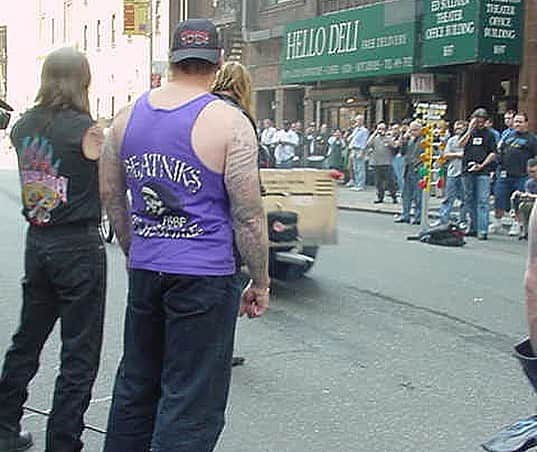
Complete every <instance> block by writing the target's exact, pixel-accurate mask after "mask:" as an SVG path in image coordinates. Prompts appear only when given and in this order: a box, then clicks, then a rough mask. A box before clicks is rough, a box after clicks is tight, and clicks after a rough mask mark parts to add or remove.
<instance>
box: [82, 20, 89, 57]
mask: <svg viewBox="0 0 537 452" xmlns="http://www.w3.org/2000/svg"><path fill="white" fill-rule="evenodd" d="M82 41H83V42H82V48H83V49H84V52H87V51H88V26H87V25H84V35H83V36H82Z"/></svg>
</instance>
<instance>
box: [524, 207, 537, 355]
mask: <svg viewBox="0 0 537 452" xmlns="http://www.w3.org/2000/svg"><path fill="white" fill-rule="evenodd" d="M528 233H529V247H528V262H527V266H526V275H525V278H524V285H525V289H526V319H527V322H528V328H529V335H530V340H531V345H532V347H533V350H534V352H537V210H536V209H535V205H534V207H533V209H532V212H531V217H530V222H529V231H528Z"/></svg>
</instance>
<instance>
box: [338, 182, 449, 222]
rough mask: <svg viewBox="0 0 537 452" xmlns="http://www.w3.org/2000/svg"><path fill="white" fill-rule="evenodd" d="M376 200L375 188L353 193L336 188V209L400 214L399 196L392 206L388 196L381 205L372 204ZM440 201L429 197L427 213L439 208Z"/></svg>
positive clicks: (340, 187) (352, 191)
mask: <svg viewBox="0 0 537 452" xmlns="http://www.w3.org/2000/svg"><path fill="white" fill-rule="evenodd" d="M375 199H377V192H376V189H375V187H372V186H368V187H367V189H366V191H354V190H351V189H350V188H346V187H343V186H338V190H337V207H338V209H341V210H355V211H358V212H373V213H383V214H386V215H395V214H399V213H401V196H398V203H397V204H393V203H392V199H391V198H390V196H388V195H386V196H385V198H384V202H383V203H382V204H374V203H373V201H374V200H375ZM441 201H442V200H441V199H439V198H436V197H431V199H430V201H429V212H435V211H436V210H437V209H438V207H439V206H440V203H441Z"/></svg>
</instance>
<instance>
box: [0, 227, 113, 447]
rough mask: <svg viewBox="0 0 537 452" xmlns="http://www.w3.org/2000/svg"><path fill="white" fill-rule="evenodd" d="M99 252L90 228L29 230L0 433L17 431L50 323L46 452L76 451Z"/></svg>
mask: <svg viewBox="0 0 537 452" xmlns="http://www.w3.org/2000/svg"><path fill="white" fill-rule="evenodd" d="M105 285H106V255H105V250H104V246H103V244H102V241H101V239H100V237H99V233H98V230H97V226H96V225H87V224H83V225H80V224H79V225H65V226H50V227H47V228H37V227H32V226H31V227H30V228H29V229H28V233H27V238H26V251H25V276H24V279H23V282H22V289H23V305H22V312H21V319H20V325H19V328H18V330H17V332H16V333H15V335H14V336H13V338H12V344H11V346H10V347H9V349H8V351H7V353H6V356H5V360H4V366H3V369H2V375H1V377H0V435H2V434H3V435H8V434H10V433H13V432H15V433H17V432H19V431H20V419H21V417H22V414H23V404H24V402H25V401H26V399H27V397H28V390H27V388H28V384H29V382H30V380H31V379H32V378H33V377H34V375H35V374H36V372H37V369H38V366H39V355H40V353H41V350H42V348H43V345H44V344H45V341H46V340H47V338H48V337H49V335H50V333H51V331H52V329H53V327H54V325H55V323H56V321H57V320H58V319H59V320H60V326H61V340H62V349H61V365H60V373H59V376H58V378H57V380H56V385H55V388H54V397H53V403H52V411H51V413H50V417H49V419H48V424H47V438H46V451H47V452H75V451H77V452H78V451H80V450H81V449H82V442H81V441H80V436H81V434H82V430H83V428H84V421H83V416H84V412H85V411H86V409H87V408H88V405H89V402H90V398H91V390H92V386H93V382H94V381H95V377H96V375H97V369H98V367H99V359H100V351H101V343H102V335H103V316H104V302H105V291H106V287H105Z"/></svg>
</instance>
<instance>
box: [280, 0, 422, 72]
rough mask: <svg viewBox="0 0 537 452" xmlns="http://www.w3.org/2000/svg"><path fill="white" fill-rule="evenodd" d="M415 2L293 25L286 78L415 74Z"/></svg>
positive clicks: (403, 0) (286, 47) (287, 37)
mask: <svg viewBox="0 0 537 452" xmlns="http://www.w3.org/2000/svg"><path fill="white" fill-rule="evenodd" d="M415 12H416V10H415V1H414V0H399V1H393V2H387V3H383V4H376V5H372V6H369V7H362V8H356V9H350V10H346V11H343V12H339V13H336V14H329V15H325V16H320V17H315V18H312V19H307V20H302V21H299V22H294V23H291V24H289V25H288V26H287V27H286V29H285V33H284V39H283V46H282V52H281V60H282V61H281V66H282V74H281V77H282V81H283V82H284V83H300V82H309V81H317V80H337V79H346V78H357V77H369V76H378V75H393V74H405V73H411V72H412V71H413V69H414V67H415V41H416V23H415V17H416V15H415Z"/></svg>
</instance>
